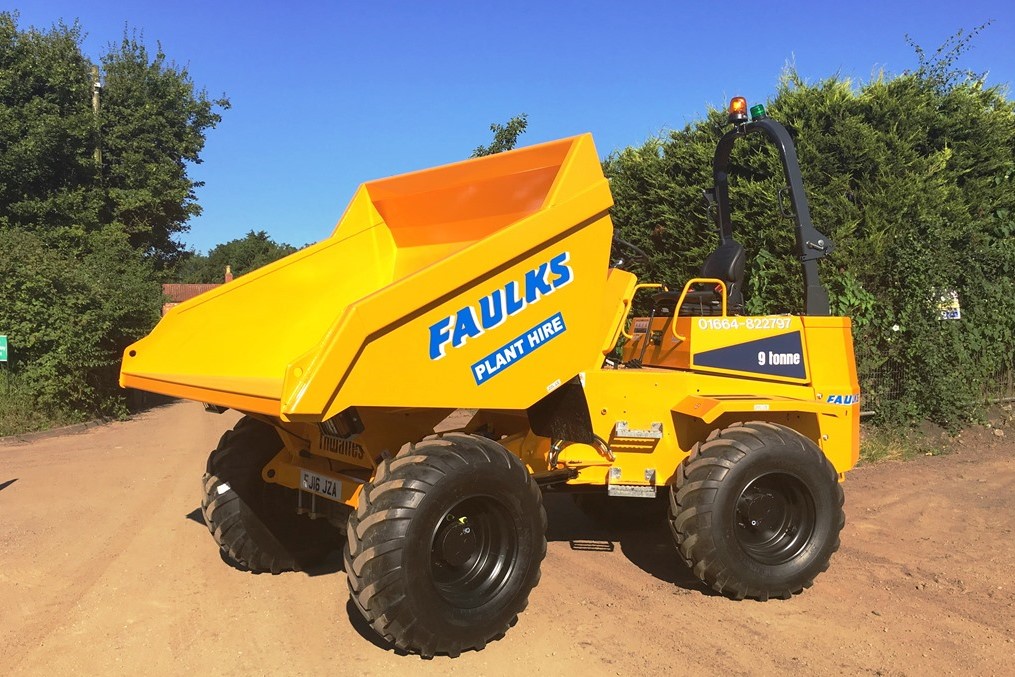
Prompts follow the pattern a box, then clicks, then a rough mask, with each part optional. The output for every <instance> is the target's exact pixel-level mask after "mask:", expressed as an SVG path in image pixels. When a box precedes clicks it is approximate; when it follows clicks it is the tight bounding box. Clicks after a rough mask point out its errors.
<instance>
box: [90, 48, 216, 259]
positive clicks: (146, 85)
mask: <svg viewBox="0 0 1015 677" xmlns="http://www.w3.org/2000/svg"><path fill="white" fill-rule="evenodd" d="M102 70H103V73H104V74H105V86H104V87H103V89H102V113H101V116H100V117H101V120H102V123H101V142H102V181H103V184H104V187H105V193H106V203H105V212H104V217H105V218H104V219H103V222H104V223H111V224H113V225H115V226H116V227H117V228H118V229H120V230H122V231H123V232H125V233H127V234H128V235H129V236H130V243H131V245H132V246H133V247H135V248H136V249H139V250H141V251H143V252H144V253H145V254H147V255H148V256H149V257H150V258H152V259H154V261H155V263H156V264H157V265H160V266H161V265H164V264H166V263H169V262H172V261H173V260H174V259H175V258H176V257H177V256H178V255H179V253H180V245H179V243H178V242H176V241H175V240H174V239H173V238H174V236H176V235H177V234H179V233H182V232H185V231H186V230H187V229H188V227H187V221H188V219H190V218H191V217H193V216H197V215H199V214H200V213H201V208H200V206H199V205H198V204H197V199H196V196H195V193H194V190H195V189H196V188H198V187H200V186H201V183H200V182H198V181H194V180H192V179H191V178H190V177H189V176H187V165H188V163H192V164H200V162H201V157H200V153H201V150H202V149H203V148H204V140H205V132H206V131H207V130H209V129H212V128H214V127H215V126H216V125H217V124H218V123H219V122H220V121H221V120H222V117H221V116H220V115H219V114H218V113H217V112H215V108H219V109H227V108H228V107H229V101H228V100H227V99H225V98H224V97H223V98H219V99H216V100H214V101H212V100H209V99H208V96H207V94H206V93H205V92H204V91H203V90H202V91H197V90H195V88H194V83H193V82H192V81H191V79H190V76H189V74H188V73H187V70H186V69H185V68H179V67H177V66H175V65H174V64H171V63H167V61H166V55H165V54H164V53H163V52H162V50H161V48H160V49H158V51H157V52H156V53H155V55H154V57H152V56H150V55H149V54H148V51H147V49H146V48H145V46H144V45H143V44H142V43H140V42H138V40H137V39H136V38H135V37H127V36H124V38H123V40H122V41H121V42H120V44H119V46H118V47H117V48H116V49H115V50H114V51H111V52H109V53H107V54H106V55H104V56H103V57H102Z"/></svg>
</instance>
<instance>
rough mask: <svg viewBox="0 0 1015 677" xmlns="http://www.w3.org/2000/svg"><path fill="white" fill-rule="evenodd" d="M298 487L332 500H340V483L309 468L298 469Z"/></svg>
mask: <svg viewBox="0 0 1015 677" xmlns="http://www.w3.org/2000/svg"><path fill="white" fill-rule="evenodd" d="M300 488H301V489H303V491H309V492H310V493H312V494H317V495H318V496H324V497H325V498H330V499H331V500H333V501H341V500H342V483H341V482H339V481H337V480H333V479H331V478H330V477H325V476H324V475H318V474H317V473H315V472H310V471H309V470H302V469H301V470H300Z"/></svg>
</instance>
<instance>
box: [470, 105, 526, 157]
mask: <svg viewBox="0 0 1015 677" xmlns="http://www.w3.org/2000/svg"><path fill="white" fill-rule="evenodd" d="M528 126H529V116H528V115H526V114H525V113H522V114H521V115H516V116H514V117H513V118H511V119H510V120H508V121H507V122H506V123H504V124H503V125H498V124H497V123H496V122H495V123H493V124H492V125H490V131H491V132H493V141H491V142H490V145H489V146H477V147H476V150H474V151H472V157H483V156H485V155H493V154H494V153H503V152H504V151H506V150H511V149H513V148H514V147H515V145H517V144H518V137H519V136H521V135H522V134H524V133H525V128H526V127H528Z"/></svg>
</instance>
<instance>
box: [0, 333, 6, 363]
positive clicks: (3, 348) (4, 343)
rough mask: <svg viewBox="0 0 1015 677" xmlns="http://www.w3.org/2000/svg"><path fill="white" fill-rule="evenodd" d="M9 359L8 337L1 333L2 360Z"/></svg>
mask: <svg viewBox="0 0 1015 677" xmlns="http://www.w3.org/2000/svg"><path fill="white" fill-rule="evenodd" d="M6 361H7V337H6V336H4V335H3V334H0V362H6Z"/></svg>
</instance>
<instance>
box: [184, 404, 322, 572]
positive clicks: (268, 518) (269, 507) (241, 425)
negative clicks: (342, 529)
mask: <svg viewBox="0 0 1015 677" xmlns="http://www.w3.org/2000/svg"><path fill="white" fill-rule="evenodd" d="M281 449H282V440H281V438H279V436H278V433H277V432H276V431H275V429H274V428H272V427H271V426H270V425H268V424H267V423H263V422H262V421H259V420H257V419H254V418H250V417H249V416H248V417H244V418H242V419H240V421H239V422H238V423H237V424H236V426H235V427H234V428H233V429H232V430H229V431H226V432H225V433H224V434H223V435H222V438H221V439H220V440H219V443H218V446H217V447H216V449H215V450H214V451H213V452H212V453H211V455H210V456H209V457H208V465H207V469H206V472H205V474H204V477H203V478H202V489H203V498H202V500H201V513H202V515H203V516H204V521H205V524H207V525H208V530H209V531H210V532H211V534H212V537H213V538H214V539H215V542H216V543H218V545H219V547H220V548H221V550H222V552H223V553H224V555H225V556H226V557H227V558H228V559H229V560H231V561H232V562H233V563H234V564H236V565H237V566H238V567H239V568H241V569H245V570H247V571H251V572H253V573H272V574H279V573H282V572H285V571H301V570H303V569H305V568H306V567H308V566H311V565H313V564H315V563H317V562H319V561H320V560H322V559H323V558H324V557H326V556H327V555H328V553H329V552H331V551H332V550H334V549H336V548H338V547H340V546H341V535H340V533H339V532H338V531H337V530H336V529H335V528H334V527H333V526H331V525H330V524H328V523H327V522H326V521H325V520H321V519H319V520H310V519H309V518H306V517H302V516H299V515H297V514H296V492H295V491H293V490H292V489H288V488H286V487H282V486H279V485H272V484H267V483H265V482H264V480H263V479H262V477H261V470H262V468H264V466H265V465H266V464H267V463H268V462H269V461H270V460H271V459H272V458H274V457H275V455H276V454H277V453H278V452H279V451H280V450H281Z"/></svg>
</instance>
